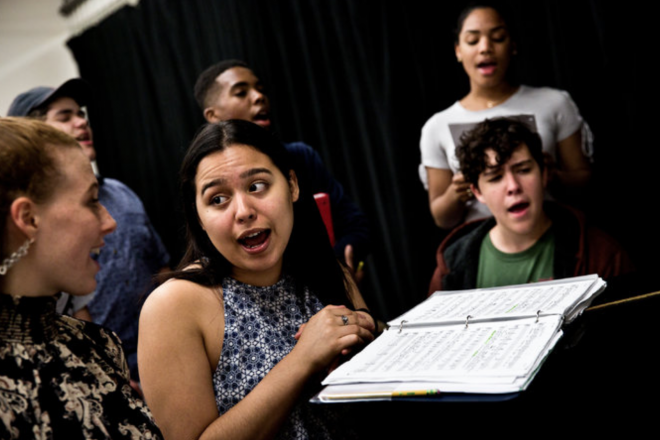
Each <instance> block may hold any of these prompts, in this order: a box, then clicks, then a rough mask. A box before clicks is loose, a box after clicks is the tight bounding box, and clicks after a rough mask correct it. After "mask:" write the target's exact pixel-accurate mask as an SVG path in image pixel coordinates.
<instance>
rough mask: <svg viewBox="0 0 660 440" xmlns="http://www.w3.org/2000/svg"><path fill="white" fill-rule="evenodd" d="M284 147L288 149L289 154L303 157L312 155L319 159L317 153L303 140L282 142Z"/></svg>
mask: <svg viewBox="0 0 660 440" xmlns="http://www.w3.org/2000/svg"><path fill="white" fill-rule="evenodd" d="M284 148H286V151H288V152H289V154H291V155H294V156H297V157H303V158H305V159H307V158H312V157H313V158H319V160H320V156H319V153H318V152H317V151H316V150H315V149H313V148H312V147H311V146H309V144H306V143H305V142H302V141H297V142H288V143H285V144H284Z"/></svg>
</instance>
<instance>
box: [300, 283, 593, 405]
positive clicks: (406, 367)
mask: <svg viewBox="0 0 660 440" xmlns="http://www.w3.org/2000/svg"><path fill="white" fill-rule="evenodd" d="M605 285H606V283H605V282H604V281H603V280H602V279H601V278H599V277H598V276H597V275H588V276H583V277H575V278H567V279H562V280H555V281H546V282H540V283H534V284H524V285H516V286H506V287H498V288H490V289H475V290H465V291H451V292H436V293H434V294H433V295H432V296H430V297H429V298H428V299H427V300H426V301H424V302H423V303H421V304H419V305H418V306H416V307H414V308H413V309H411V310H410V311H408V312H407V313H405V314H403V315H402V316H400V317H399V318H397V319H395V320H393V321H390V322H389V323H388V324H389V326H390V328H389V329H388V330H386V331H385V332H384V333H383V334H382V335H381V336H379V337H378V338H377V339H376V340H375V341H373V342H372V343H371V344H370V345H369V346H368V347H366V348H365V349H364V350H363V351H362V352H361V353H359V354H357V355H356V356H355V357H354V358H353V359H351V360H350V361H348V362H346V363H345V364H343V365H341V366H340V367H339V368H337V369H336V370H335V371H333V372H332V373H331V374H330V375H329V376H328V377H327V378H326V379H325V380H324V381H323V385H327V386H326V388H324V389H323V390H322V391H321V392H320V393H319V394H318V395H317V396H316V397H315V398H314V399H313V400H316V401H321V402H341V401H356V400H389V399H391V398H392V397H399V396H401V397H407V396H420V395H422V396H426V395H435V394H437V393H438V392H440V393H479V394H505V393H515V392H519V391H522V390H524V389H526V388H527V386H528V385H529V383H530V382H531V381H532V379H533V378H534V376H535V375H536V373H537V372H538V370H539V368H540V367H541V365H542V364H543V362H544V360H545V359H546V357H547V356H548V354H549V353H550V351H551V350H552V349H553V348H554V346H555V344H556V343H557V341H558V340H559V339H560V338H561V335H562V330H561V328H562V326H563V325H564V324H565V323H568V322H571V321H572V320H574V319H575V318H576V317H577V316H578V315H579V314H580V313H581V312H582V311H583V310H584V309H585V308H586V307H588V306H589V305H590V304H591V302H592V301H593V299H594V298H595V297H596V296H597V295H598V294H599V293H600V292H602V291H603V289H604V288H605Z"/></svg>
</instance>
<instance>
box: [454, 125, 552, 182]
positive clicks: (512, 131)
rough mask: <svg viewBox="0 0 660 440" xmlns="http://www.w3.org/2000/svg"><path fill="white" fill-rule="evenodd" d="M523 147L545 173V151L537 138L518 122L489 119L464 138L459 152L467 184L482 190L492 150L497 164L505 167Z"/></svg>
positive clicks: (458, 155)
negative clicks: (487, 151) (480, 185)
mask: <svg viewBox="0 0 660 440" xmlns="http://www.w3.org/2000/svg"><path fill="white" fill-rule="evenodd" d="M522 144H525V145H527V148H528V149H529V153H530V154H531V155H532V157H533V158H534V160H535V161H536V163H538V164H539V168H541V171H543V165H544V163H543V150H542V148H541V138H540V137H539V135H538V134H536V133H535V132H533V131H532V130H530V128H529V127H528V126H527V124H525V123H523V122H520V121H518V120H515V119H507V118H497V119H486V120H485V121H483V122H481V123H479V124H477V126H476V127H474V128H473V129H472V130H470V131H467V132H465V133H463V135H462V136H461V142H460V145H459V146H458V148H457V149H456V157H457V158H458V161H459V162H460V166H461V173H463V176H465V180H466V181H467V182H469V183H472V184H473V185H475V186H477V187H479V175H480V174H481V173H482V172H484V170H485V169H486V167H487V165H488V164H487V163H486V160H487V158H488V156H487V154H486V150H493V151H494V152H495V160H496V161H497V164H498V165H502V164H503V163H505V162H506V161H507V160H509V158H511V155H512V154H513V152H514V151H516V150H517V149H518V147H520V146H521V145H522Z"/></svg>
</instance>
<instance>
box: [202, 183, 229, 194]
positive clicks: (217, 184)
mask: <svg viewBox="0 0 660 440" xmlns="http://www.w3.org/2000/svg"><path fill="white" fill-rule="evenodd" d="M224 183H225V179H213V180H211V181H209V182H206V183H205V184H204V185H202V195H204V193H205V192H206V190H207V189H209V188H213V187H214V186H219V185H222V184H224Z"/></svg>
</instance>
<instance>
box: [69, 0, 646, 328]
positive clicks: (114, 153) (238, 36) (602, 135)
mask: <svg viewBox="0 0 660 440" xmlns="http://www.w3.org/2000/svg"><path fill="white" fill-rule="evenodd" d="M506 3H507V4H508V5H509V6H511V9H512V12H513V16H514V19H515V21H516V22H517V27H518V56H517V57H516V60H515V62H514V69H515V72H516V75H517V77H518V79H519V80H520V81H521V82H522V83H525V84H529V85H534V86H551V87H557V88H561V89H565V90H568V91H569V92H570V93H571V95H572V96H573V98H574V100H575V101H576V102H577V104H578V106H579V107H580V110H581V112H582V114H583V116H584V117H585V118H586V120H587V121H588V122H589V124H590V125H591V127H592V129H593V131H594V133H595V136H596V163H595V170H596V176H595V184H594V195H593V197H592V198H591V200H590V203H589V204H588V206H587V207H586V208H587V211H588V213H589V215H590V217H591V218H592V220H594V221H596V222H597V223H598V224H600V225H601V226H602V227H604V228H605V229H606V230H608V231H610V232H611V233H613V234H614V235H615V236H616V237H617V238H618V239H619V240H620V241H622V242H623V243H624V244H625V245H626V246H627V247H628V248H629V249H630V251H631V253H632V254H633V256H634V257H635V258H636V259H637V262H638V264H639V265H640V266H643V267H646V266H648V267H651V266H652V265H654V264H652V263H650V262H649V261H650V260H648V259H647V258H646V257H648V256H650V255H651V254H650V252H649V253H648V255H647V253H646V249H649V248H650V247H651V246H654V245H657V243H658V234H657V233H655V232H654V233H653V234H649V231H651V230H654V229H653V228H652V226H653V225H652V220H651V216H650V215H647V213H650V211H649V208H651V209H652V206H649V205H650V204H651V205H652V203H653V200H652V199H651V198H650V197H649V194H653V193H651V192H648V191H647V189H648V188H649V184H650V183H651V180H653V179H646V180H644V179H643V178H642V177H643V173H642V169H643V166H642V164H643V163H645V161H644V159H643V157H644V156H643V154H645V151H647V149H648V148H649V147H648V145H646V144H645V142H643V140H641V139H640V137H639V136H638V134H637V131H636V125H637V124H636V122H635V121H636V120H637V110H636V109H637V107H636V106H635V105H634V104H633V97H634V96H635V93H634V92H635V80H636V79H637V75H636V70H635V69H634V66H633V63H635V62H636V57H634V56H633V55H632V52H631V51H630V43H629V42H630V40H632V39H631V38H629V35H630V33H631V30H632V25H631V24H629V23H630V21H629V20H626V18H625V17H626V9H625V6H622V5H616V4H613V3H610V2H607V3H606V2H598V1H587V0H575V1H570V2H569V1H536V2H529V1H522V0H520V1H509V2H506ZM462 6H463V3H462V2H421V1H417V0H407V1H406V0H398V1H394V0H392V1H354V0H324V1H321V0H278V1H272V0H215V1H211V0H186V1H185V2H182V1H180V0H159V1H154V0H142V1H141V2H140V4H139V6H138V7H136V8H132V7H125V8H123V9H121V10H119V11H118V12H116V13H115V14H114V15H112V16H110V17H109V18H107V19H106V20H104V21H103V22H102V23H100V24H99V25H97V26H96V27H94V28H91V29H89V30H87V31H86V32H84V33H83V34H81V35H79V36H77V37H75V38H73V39H71V40H70V41H69V46H70V48H71V50H72V51H73V53H74V56H75V58H76V60H77V62H78V65H79V67H80V72H81V76H82V77H83V78H85V79H87V80H88V81H90V82H91V83H92V85H93V87H94V91H95V98H96V100H95V103H94V104H93V105H91V106H90V109H89V113H90V118H91V121H92V124H93V127H94V130H95V137H96V145H97V147H98V156H99V164H100V168H101V172H102V173H103V174H104V175H106V176H109V177H115V178H117V179H119V180H121V181H123V182H125V183H126V184H128V185H129V186H130V187H131V188H133V189H134V190H135V191H136V192H137V193H138V194H139V195H140V197H141V198H142V200H143V201H144V203H145V206H146V208H147V211H148V213H149V215H150V217H151V220H152V222H153V223H154V225H155V227H156V229H157V230H158V231H159V232H160V234H161V235H162V237H163V239H164V241H165V243H166V245H167V246H168V248H169V249H170V252H171V253H172V254H173V255H174V256H175V257H176V258H178V257H180V255H181V253H182V247H183V244H184V243H183V241H184V240H183V233H182V219H181V215H180V213H179V206H178V178H177V171H178V167H179V163H180V160H181V158H182V156H183V152H184V151H185V148H186V147H187V145H188V143H189V141H190V140H191V139H192V137H193V135H194V133H195V131H196V130H197V129H198V127H199V126H200V124H201V123H202V122H203V119H202V115H201V111H200V110H199V109H198V108H197V106H196V104H195V102H194V99H193V95H192V89H193V85H194V83H195V80H196V78H197V75H198V74H199V73H200V72H201V71H202V70H203V69H204V68H206V67H207V66H209V65H211V64H213V63H215V62H217V61H219V60H221V59H225V58H240V59H244V60H246V61H247V62H248V63H249V64H250V65H251V66H253V68H254V70H255V72H256V73H257V75H258V76H259V77H260V78H261V79H262V80H263V81H264V82H265V84H266V86H267V88H268V92H269V96H270V98H271V105H272V113H273V118H274V129H275V131H276V132H277V133H278V134H279V135H280V137H281V138H282V139H283V140H284V141H295V140H303V141H305V142H307V143H309V144H310V145H312V146H313V147H314V148H316V149H317V150H318V151H319V153H320V154H321V156H322V157H323V159H324V161H325V163H326V165H327V167H328V168H329V169H330V171H331V172H332V173H333V174H334V176H335V177H336V178H337V179H338V180H339V181H340V182H342V183H343V185H344V187H345V189H346V190H347V192H348V193H349V194H350V195H351V196H352V198H353V199H354V200H355V201H356V203H357V204H358V205H359V206H360V207H361V208H362V210H363V211H364V212H365V213H366V214H367V216H368V217H369V219H370V222H371V227H372V235H373V242H374V246H373V253H372V255H371V256H370V257H369V259H368V260H367V262H366V271H367V277H366V279H365V281H364V289H363V290H364V293H365V296H366V298H367V301H368V302H369V303H370V304H371V305H372V307H373V308H375V309H376V310H377V311H379V312H380V313H381V314H382V315H383V316H384V317H385V318H392V317H394V316H396V315H398V314H399V313H401V312H403V311H405V310H406V309H408V308H410V307H411V306H413V305H415V304H416V303H418V302H419V301H420V300H422V299H423V298H424V297H425V295H426V290H427V287H428V281H429V278H430V275H431V273H432V271H433V268H434V266H435V261H434V254H435V249H436V247H437V245H438V244H439V242H440V240H441V238H442V235H443V233H442V232H441V231H440V230H439V229H437V228H436V227H435V226H434V224H433V221H432V219H431V216H430V213H429V208H428V199H427V193H426V191H425V190H424V189H423V188H422V185H421V183H420V182H419V178H418V173H417V167H418V164H419V162H420V153H419V135H420V130H421V127H422V125H423V124H424V122H425V121H426V120H427V119H428V118H429V117H430V116H431V115H432V114H433V113H435V112H438V111H440V110H442V109H444V108H446V107H448V106H449V105H451V104H452V103H453V102H454V101H455V100H456V99H459V98H461V97H462V96H463V95H465V94H466V93H467V91H468V82H467V77H466V75H465V74H464V72H463V71H462V68H461V67H460V65H459V64H458V63H457V62H456V59H455V56H454V51H453V37H452V32H451V30H452V28H453V26H454V22H455V19H456V16H457V15H458V12H459V10H460V9H461V8H462ZM655 260H656V261H657V258H656V259H655ZM654 262H655V261H653V263H654Z"/></svg>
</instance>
